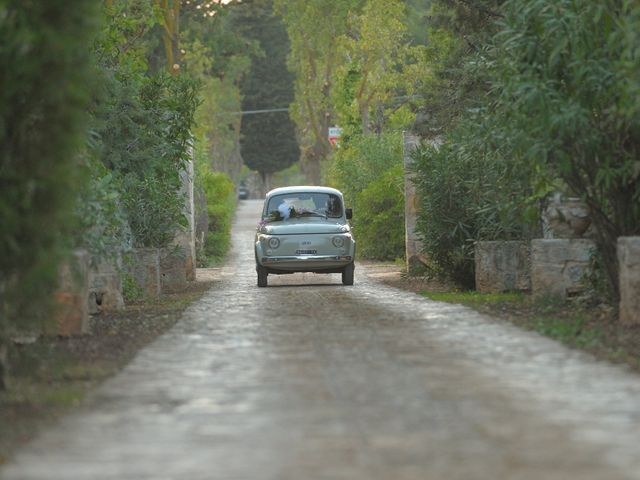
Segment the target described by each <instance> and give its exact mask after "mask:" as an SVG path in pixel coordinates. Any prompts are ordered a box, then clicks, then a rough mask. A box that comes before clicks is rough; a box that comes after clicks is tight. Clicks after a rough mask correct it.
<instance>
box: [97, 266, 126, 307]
mask: <svg viewBox="0 0 640 480" xmlns="http://www.w3.org/2000/svg"><path fill="white" fill-rule="evenodd" d="M121 271H122V260H121V258H119V257H118V258H115V259H113V260H108V261H105V260H103V261H100V262H99V263H98V264H97V265H92V266H91V268H90V269H89V313H90V314H96V313H100V312H111V311H116V310H122V309H123V308H124V299H123V298H122V275H121V273H120V272H121Z"/></svg>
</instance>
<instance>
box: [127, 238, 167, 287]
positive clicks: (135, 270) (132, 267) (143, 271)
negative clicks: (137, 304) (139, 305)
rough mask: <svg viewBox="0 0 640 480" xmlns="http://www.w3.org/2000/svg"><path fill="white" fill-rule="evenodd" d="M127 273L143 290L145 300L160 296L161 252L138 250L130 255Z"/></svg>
mask: <svg viewBox="0 0 640 480" xmlns="http://www.w3.org/2000/svg"><path fill="white" fill-rule="evenodd" d="M129 260H130V261H129V262H127V263H128V264H127V267H126V269H127V271H128V273H129V274H130V275H131V276H132V277H133V279H134V280H135V282H136V283H137V284H138V286H139V287H140V288H141V289H142V295H143V296H144V297H145V298H158V297H159V296H160V292H161V290H160V250H159V249H157V248H136V249H134V250H133V252H132V253H131V254H130V257H129Z"/></svg>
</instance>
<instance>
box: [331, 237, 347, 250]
mask: <svg viewBox="0 0 640 480" xmlns="http://www.w3.org/2000/svg"><path fill="white" fill-rule="evenodd" d="M331 243H333V246H334V247H336V248H342V247H343V246H344V237H333V238H332V239H331Z"/></svg>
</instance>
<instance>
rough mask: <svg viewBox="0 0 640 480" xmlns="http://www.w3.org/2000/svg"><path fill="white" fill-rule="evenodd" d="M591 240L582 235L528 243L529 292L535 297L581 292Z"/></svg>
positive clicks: (569, 294)
mask: <svg viewBox="0 0 640 480" xmlns="http://www.w3.org/2000/svg"><path fill="white" fill-rule="evenodd" d="M594 249H595V243H594V242H593V241H592V240H588V239H584V238H556V239H536V240H533V241H532V242H531V291H532V293H533V295H534V296H535V297H543V296H556V297H561V298H566V297H568V296H572V295H575V294H578V293H580V292H582V291H584V288H585V287H584V284H583V277H584V274H585V272H586V269H587V267H588V266H589V262H590V259H591V255H592V252H593V250H594Z"/></svg>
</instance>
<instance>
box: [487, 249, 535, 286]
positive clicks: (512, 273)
mask: <svg viewBox="0 0 640 480" xmlns="http://www.w3.org/2000/svg"><path fill="white" fill-rule="evenodd" d="M530 260H531V259H530V250H529V245H528V244H527V242H523V241H495V242H477V243H476V245H475V267H476V268H475V270H476V290H478V291H479V292H481V293H494V292H508V291H529V290H530V289H531V275H530V270H531V264H530Z"/></svg>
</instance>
